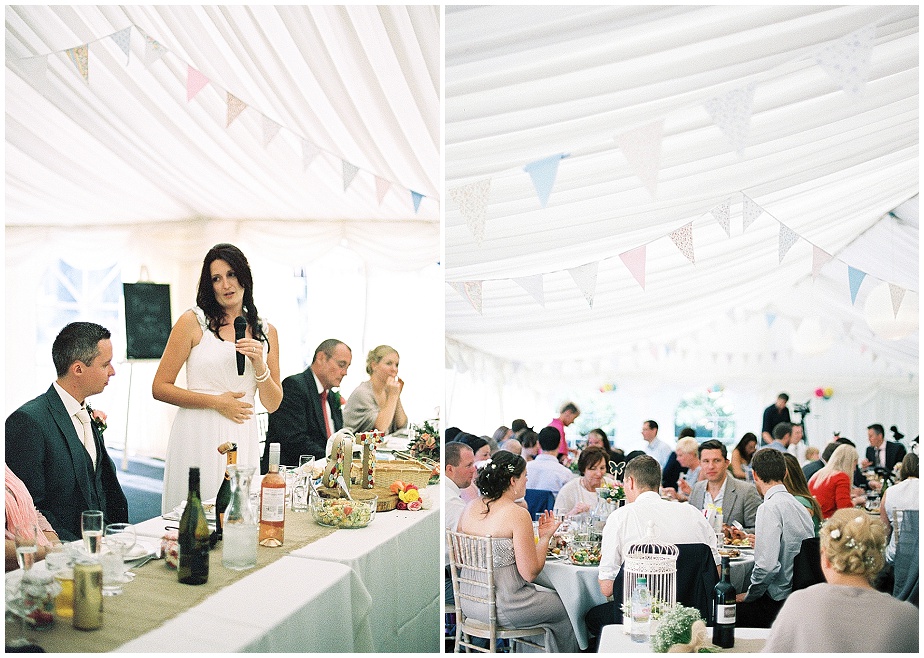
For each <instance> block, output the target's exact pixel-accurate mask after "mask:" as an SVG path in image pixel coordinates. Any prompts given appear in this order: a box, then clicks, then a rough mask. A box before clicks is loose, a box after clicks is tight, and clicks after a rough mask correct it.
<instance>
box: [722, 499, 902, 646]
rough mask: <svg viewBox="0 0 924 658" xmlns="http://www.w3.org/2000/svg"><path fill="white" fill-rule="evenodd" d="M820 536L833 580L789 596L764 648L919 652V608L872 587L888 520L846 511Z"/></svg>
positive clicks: (827, 574)
mask: <svg viewBox="0 0 924 658" xmlns="http://www.w3.org/2000/svg"><path fill="white" fill-rule="evenodd" d="M890 491H891V490H890ZM820 537H821V570H822V572H823V573H824V575H825V580H826V581H827V582H825V583H819V584H817V585H812V586H811V587H807V588H805V589H803V590H799V591H797V592H793V593H792V594H791V595H790V596H789V598H788V599H787V600H786V603H785V604H784V605H783V608H782V610H780V612H779V614H778V615H777V617H776V620H775V621H774V622H773V625H772V626H771V627H770V635H769V636H768V637H767V643H766V644H765V645H764V648H763V652H764V653H809V652H811V653H822V652H823V653H830V654H839V653H865V654H879V653H917V652H918V646H919V640H918V629H919V615H918V609H917V608H916V607H915V606H914V605H913V604H911V603H909V602H908V601H899V600H898V599H895V598H893V597H892V596H890V595H888V594H884V593H882V592H877V591H876V590H875V589H873V587H872V586H871V585H870V583H871V581H872V580H873V579H874V578H875V577H876V574H877V573H878V572H879V570H880V569H881V568H882V565H883V557H882V554H883V548H884V547H885V532H884V529H883V527H882V523H881V522H880V521H879V520H878V519H874V518H872V517H870V516H869V515H868V514H867V513H866V512H864V511H862V510H861V511H857V510H851V509H842V510H838V511H837V512H835V513H834V514H833V515H832V516H831V518H830V519H829V520H828V522H827V523H826V524H825V526H824V527H823V528H822V529H821V535H820ZM758 546H760V544H758ZM740 609H741V608H740V606H739V608H738V610H739V612H738V614H739V618H740V614H741V613H740ZM809 620H810V621H811V623H809Z"/></svg>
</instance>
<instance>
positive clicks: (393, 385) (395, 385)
mask: <svg viewBox="0 0 924 658" xmlns="http://www.w3.org/2000/svg"><path fill="white" fill-rule="evenodd" d="M402 390H404V380H403V379H401V378H400V377H395V378H394V379H392V378H391V377H389V378H388V379H387V380H386V381H385V395H387V396H388V397H389V398H397V397H400V396H401V391H402Z"/></svg>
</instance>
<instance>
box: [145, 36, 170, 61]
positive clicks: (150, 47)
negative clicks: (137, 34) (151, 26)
mask: <svg viewBox="0 0 924 658" xmlns="http://www.w3.org/2000/svg"><path fill="white" fill-rule="evenodd" d="M166 53H167V49H166V48H164V46H162V45H161V44H160V43H158V42H157V41H155V40H154V39H152V38H151V37H149V36H148V35H146V34H145V35H144V65H145V66H150V65H151V64H153V63H154V62H156V61H157V60H159V59H160V58H161V57H163V56H164V55H165V54H166Z"/></svg>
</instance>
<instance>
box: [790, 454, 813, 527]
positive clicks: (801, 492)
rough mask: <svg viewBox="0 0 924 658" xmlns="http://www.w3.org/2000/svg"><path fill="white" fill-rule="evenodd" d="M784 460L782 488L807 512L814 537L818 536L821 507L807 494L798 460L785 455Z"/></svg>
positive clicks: (806, 486) (807, 490)
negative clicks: (784, 471)
mask: <svg viewBox="0 0 924 658" xmlns="http://www.w3.org/2000/svg"><path fill="white" fill-rule="evenodd" d="M783 457H784V458H785V459H786V475H785V476H784V477H783V486H784V487H786V491H788V492H789V493H791V494H792V496H793V498H795V499H796V500H798V501H799V502H800V503H802V505H803V506H804V507H805V509H807V510H808V513H809V515H810V516H811V517H812V525H814V526H815V536H816V537H817V536H818V529H819V528H821V505H819V504H818V501H817V500H815V497H814V496H812V494H811V493H810V492H809V489H808V483H807V482H806V481H805V474H804V473H803V472H802V467H801V466H799V460H798V459H796V456H795V455H792V454H790V453H788V452H787V453H786V454H785V455H783Z"/></svg>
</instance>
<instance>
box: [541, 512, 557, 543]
mask: <svg viewBox="0 0 924 658" xmlns="http://www.w3.org/2000/svg"><path fill="white" fill-rule="evenodd" d="M560 525H561V521H560V520H558V519H556V518H555V513H554V512H553V511H552V510H548V509H547V510H546V511H544V512H543V513H542V514H540V515H539V543H540V544H542V540H543V539H545V546H548V545H549V539H551V538H552V535H554V534H555V531H556V530H558V526H560Z"/></svg>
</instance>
